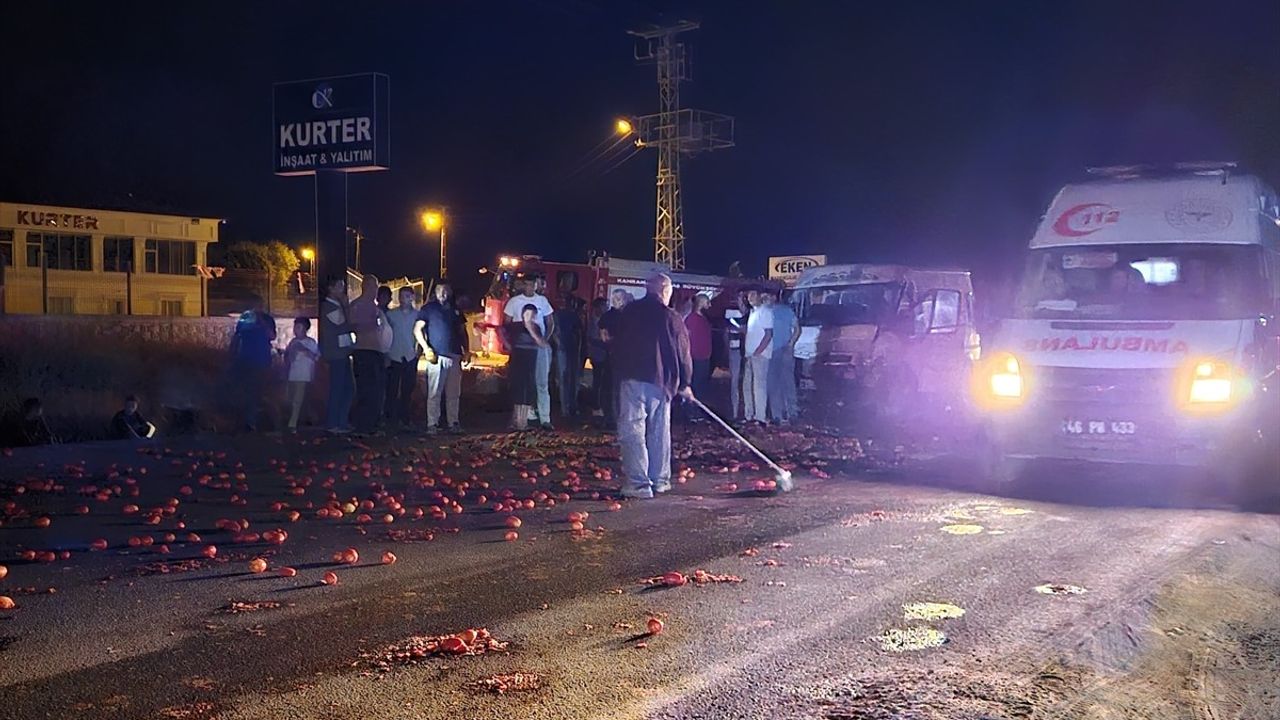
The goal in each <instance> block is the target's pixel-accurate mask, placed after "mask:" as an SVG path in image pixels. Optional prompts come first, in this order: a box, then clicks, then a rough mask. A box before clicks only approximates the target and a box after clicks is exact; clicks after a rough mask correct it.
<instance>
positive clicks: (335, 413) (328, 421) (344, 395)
mask: <svg viewBox="0 0 1280 720" xmlns="http://www.w3.org/2000/svg"><path fill="white" fill-rule="evenodd" d="M325 365H326V366H328V368H329V407H328V413H327V417H326V418H325V426H326V427H328V428H329V429H330V430H337V429H338V428H345V427H347V426H348V425H349V424H350V421H351V398H352V397H353V396H354V395H355V392H356V381H355V377H354V376H353V375H352V372H351V358H350V357H344V358H342V359H341V360H325Z"/></svg>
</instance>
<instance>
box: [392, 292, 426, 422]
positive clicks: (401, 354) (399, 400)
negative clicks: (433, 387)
mask: <svg viewBox="0 0 1280 720" xmlns="http://www.w3.org/2000/svg"><path fill="white" fill-rule="evenodd" d="M399 295H400V298H399V300H400V304H399V305H396V306H395V307H394V308H391V309H390V310H387V311H386V315H387V324H388V325H390V326H391V349H389V350H388V351H387V410H386V415H387V418H388V419H391V420H395V421H397V422H399V423H400V426H401V427H407V426H408V425H409V411H410V408H411V407H412V403H413V389H414V386H416V385H417V384H418V342H417V340H416V339H415V338H414V336H413V326H414V324H415V323H417V322H418V307H417V303H418V293H417V292H416V291H414V289H413V288H412V287H411V286H408V285H406V286H405V287H402V288H400V293H399Z"/></svg>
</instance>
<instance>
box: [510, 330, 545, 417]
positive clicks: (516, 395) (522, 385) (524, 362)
mask: <svg viewBox="0 0 1280 720" xmlns="http://www.w3.org/2000/svg"><path fill="white" fill-rule="evenodd" d="M537 317H538V308H537V307H536V306H534V305H525V306H524V307H523V308H522V309H521V311H520V320H517V321H514V322H509V323H507V324H506V325H505V326H504V329H505V330H506V335H507V338H506V343H507V348H508V349H509V350H510V352H511V361H510V363H509V364H508V365H507V382H508V383H509V384H510V386H511V403H512V405H513V407H512V409H511V425H510V428H511V429H512V430H527V429H529V409H530V407H531V406H532V405H533V404H534V403H535V402H537V395H538V389H537V379H536V375H537V366H538V348H541V347H547V340H546V338H544V337H543V336H542V328H540V327H539V326H538V321H537Z"/></svg>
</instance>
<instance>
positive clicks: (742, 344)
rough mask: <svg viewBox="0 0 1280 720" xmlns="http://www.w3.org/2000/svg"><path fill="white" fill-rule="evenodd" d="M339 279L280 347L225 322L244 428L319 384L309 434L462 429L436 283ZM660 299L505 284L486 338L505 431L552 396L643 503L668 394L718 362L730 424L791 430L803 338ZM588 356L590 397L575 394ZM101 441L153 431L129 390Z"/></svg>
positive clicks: (300, 401)
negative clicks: (316, 424) (498, 318)
mask: <svg viewBox="0 0 1280 720" xmlns="http://www.w3.org/2000/svg"><path fill="white" fill-rule="evenodd" d="M346 283H347V280H346V278H345V277H338V278H334V279H333V280H332V281H331V282H329V283H328V285H327V286H326V288H325V297H324V299H323V301H322V302H321V303H320V307H319V313H318V315H319V323H320V327H319V328H315V327H313V324H312V321H311V320H310V319H307V318H297V319H295V320H294V321H293V325H292V336H291V337H290V338H289V339H288V342H287V343H283V341H282V346H281V344H278V343H277V338H276V321H275V319H274V318H273V317H272V316H271V315H270V314H269V313H267V312H265V311H264V310H263V309H262V307H260V305H257V304H255V305H254V306H253V307H251V308H250V309H248V310H246V311H245V312H244V313H242V314H241V315H240V317H239V318H238V319H237V321H236V324H235V328H234V331H233V333H232V338H231V343H230V364H229V378H230V380H231V382H230V387H231V388H232V389H233V393H232V394H231V396H230V397H231V399H233V400H234V405H235V407H236V416H237V418H238V422H239V423H240V425H241V426H242V429H243V430H245V431H255V430H257V428H258V426H259V421H260V416H261V415H262V414H263V412H264V410H266V411H268V412H270V413H271V414H272V415H273V417H275V418H277V421H276V423H275V426H276V427H277V428H280V429H284V430H287V431H288V432H297V430H298V428H299V426H300V425H302V424H305V421H306V418H307V417H308V416H310V415H311V414H312V413H311V412H308V411H309V410H310V408H309V407H308V406H309V405H310V403H311V402H312V401H311V398H312V396H315V395H319V393H318V392H315V391H313V390H312V388H313V386H315V384H316V383H317V380H319V379H321V378H322V377H326V378H327V388H326V390H325V402H324V409H323V421H322V422H321V423H320V424H321V425H322V426H323V428H324V429H325V430H326V431H327V432H329V433H332V434H337V435H344V434H349V433H354V434H358V435H364V436H368V435H378V434H381V433H383V432H385V431H386V430H387V429H392V430H412V429H415V428H423V429H424V430H425V432H428V433H437V432H452V433H457V432H460V431H461V427H462V426H461V422H460V417H459V406H460V399H461V394H462V377H463V369H464V368H466V367H467V365H468V363H469V362H470V359H471V352H470V347H469V333H468V330H467V326H466V322H465V319H464V317H463V313H462V311H461V310H459V308H458V307H457V306H456V305H455V303H454V297H453V290H452V288H451V286H450V285H449V283H448V282H438V283H436V284H434V286H433V287H432V289H431V292H430V293H429V294H430V297H429V298H428V299H425V300H426V301H425V302H421V301H422V300H424V298H419V296H418V293H417V291H416V290H415V289H414V288H413V287H411V286H407V287H402V288H400V289H399V290H398V292H393V290H392V289H391V288H390V287H388V286H385V285H381V284H380V283H379V281H378V278H376V277H374V276H372V275H367V276H365V278H364V281H363V282H362V284H361V291H360V293H359V295H358V297H356V298H355V299H349V296H348V292H347V285H346ZM672 294H673V292H672V286H671V280H670V278H669V277H667V276H665V275H657V276H654V277H653V278H651V279H650V281H649V283H648V284H647V286H646V294H645V295H644V297H643V298H640V299H636V298H635V297H634V296H633V295H632V294H631V293H630V292H629V291H627V290H624V289H615V290H613V292H611V293H610V294H609V296H608V297H599V298H595V299H594V300H592V301H591V302H590V303H589V304H588V303H587V302H586V301H584V300H582V299H581V298H579V297H577V296H575V295H573V294H568V293H566V294H564V296H562V297H560V298H558V299H557V302H556V303H555V304H554V305H553V303H552V302H551V301H550V300H549V299H548V298H547V296H546V284H545V281H544V280H543V279H542V278H540V277H537V278H527V279H520V280H517V281H516V284H515V286H514V287H513V288H512V294H511V297H510V298H509V299H507V300H506V302H505V306H504V313H503V314H504V318H503V320H504V322H503V323H502V325H501V327H500V328H498V330H499V335H500V337H501V339H502V342H503V344H504V346H505V349H506V351H507V353H508V356H509V364H508V366H507V371H506V375H507V386H508V389H509V399H510V403H511V407H512V411H511V415H510V420H509V423H508V427H509V428H510V429H511V430H513V431H524V430H528V429H538V430H544V431H547V430H553V429H554V426H553V424H552V399H553V398H552V389H553V386H554V389H555V391H556V398H555V399H556V404H557V406H558V409H559V416H560V418H561V419H563V420H564V421H566V422H570V423H578V422H582V421H585V420H586V419H587V414H588V413H590V414H591V415H594V422H595V423H596V424H597V426H598V427H600V428H601V429H616V430H617V433H618V438H619V443H620V444H621V446H622V447H623V448H624V455H625V457H626V458H629V460H628V461H627V462H626V463H625V464H626V466H627V474H628V477H630V478H632V480H633V484H632V486H631V487H630V489H629V491H628V492H630V493H632V494H634V495H636V496H644V495H645V492H646V488H647V489H648V492H649V494H650V495H652V494H653V493H655V492H656V493H660V492H662V491H663V490H664V489H665V484H666V483H667V482H669V478H670V467H669V465H670V421H671V417H672V411H673V409H674V411H675V416H676V419H677V421H687V422H696V421H698V420H700V419H701V417H700V414H699V413H698V412H694V411H693V409H692V408H691V407H688V406H687V404H686V403H682V402H680V401H679V398H681V397H683V398H693V397H701V398H710V397H711V396H712V395H713V394H716V393H713V392H712V376H713V373H714V370H715V368H716V367H717V366H724V365H727V366H728V371H729V372H728V376H729V393H728V396H729V397H728V402H727V403H720V406H721V410H720V411H721V413H723V414H725V415H726V416H727V417H729V418H731V419H733V420H735V421H737V422H739V423H743V424H763V423H767V422H773V423H780V424H785V423H788V422H790V421H792V420H793V419H794V418H795V417H796V414H797V406H796V384H795V377H794V369H795V361H794V356H793V353H792V351H793V349H794V346H795V342H796V339H797V337H798V336H799V332H800V329H799V324H798V322H797V321H796V317H795V314H794V313H793V312H792V311H791V309H790V307H789V306H788V305H786V304H785V303H779V302H778V296H777V293H776V292H774V291H772V290H768V289H766V290H759V291H757V290H751V291H745V292H742V293H739V294H738V296H737V297H736V301H737V302H736V304H735V305H734V306H732V307H730V309H729V310H728V311H727V312H725V314H724V318H723V320H721V319H718V318H714V317H712V315H711V306H712V302H711V297H710V296H708V295H706V294H695V295H692V296H689V297H685V298H682V302H681V303H680V304H679V309H678V310H677V309H674V308H672V307H671V300H672ZM393 301H394V302H393ZM316 331H318V332H316ZM313 332H316V334H318V336H319V340H317V339H316V337H314V336H313ZM277 356H280V357H281V358H282V360H281V361H280V362H277ZM588 361H589V363H590V368H591V380H590V387H589V388H583V386H582V378H583V375H584V372H585V369H586V365H587V363H588ZM423 366H425V381H424V382H423V383H422V384H421V385H420V384H419V380H418V376H419V374H420V368H421V367H423ZM273 379H274V380H275V381H278V382H282V383H283V388H282V389H283V393H282V395H283V397H284V406H283V413H281V414H275V413H274V412H273V411H274V409H275V408H273V407H271V406H270V405H269V404H268V402H267V398H268V397H272V396H273V395H274V394H273V393H271V392H268V390H269V387H268V386H269V384H270V383H272V382H273ZM420 388H421V389H420ZM420 392H424V393H425V396H424V401H425V406H426V411H425V418H421V419H418V420H415V419H414V418H413V417H412V414H413V408H414V399H415V396H416V394H417V393H420ZM274 396H277V397H278V396H279V395H274ZM719 396H720V397H721V398H723V394H722V393H721V394H719ZM280 418H284V419H283V421H281V420H280ZM22 422H23V425H24V431H23V435H24V438H25V440H26V441H27V443H28V444H44V443H49V442H56V440H57V438H56V437H55V436H54V435H53V433H51V432H50V431H49V429H48V424H47V423H46V422H45V420H44V417H43V408H42V406H41V405H40V403H39V401H38V400H34V399H33V400H30V401H28V403H27V405H25V406H24V407H23V419H22ZM109 433H110V436H111V437H113V438H120V439H146V438H151V437H154V436H155V434H156V426H155V425H154V424H152V423H150V422H149V421H147V420H146V419H144V418H143V417H142V414H141V412H140V410H139V402H138V398H137V397H135V396H132V395H130V396H128V397H127V398H125V401H124V405H123V407H122V408H121V410H120V411H119V412H118V413H117V414H116V415H115V416H114V417H113V418H112V420H111V423H110V427H109ZM650 459H652V460H653V462H650ZM642 476H643V478H644V480H643V482H642V481H641V479H640V478H641V477H642Z"/></svg>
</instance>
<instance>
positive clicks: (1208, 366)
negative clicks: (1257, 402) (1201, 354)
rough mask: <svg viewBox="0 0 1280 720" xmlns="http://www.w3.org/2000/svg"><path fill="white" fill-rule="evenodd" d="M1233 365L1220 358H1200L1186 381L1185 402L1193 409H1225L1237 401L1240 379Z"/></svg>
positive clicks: (1192, 367)
mask: <svg viewBox="0 0 1280 720" xmlns="http://www.w3.org/2000/svg"><path fill="white" fill-rule="evenodd" d="M1233 375H1234V373H1233V372H1232V369H1231V366H1230V365H1229V364H1228V363H1225V362H1222V361H1219V360H1200V361H1197V362H1196V363H1194V364H1193V365H1192V366H1191V371H1190V373H1189V378H1188V382H1187V383H1184V386H1185V395H1184V396H1183V403H1184V404H1185V406H1186V407H1188V408H1191V409H1197V410H1198V409H1205V410H1210V409H1225V408H1227V407H1230V405H1231V404H1232V403H1233V402H1234V401H1235V398H1236V394H1237V391H1238V387H1237V386H1238V384H1239V381H1238V380H1237V379H1236V378H1234V377H1233Z"/></svg>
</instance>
